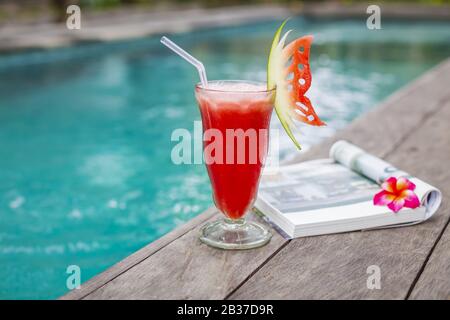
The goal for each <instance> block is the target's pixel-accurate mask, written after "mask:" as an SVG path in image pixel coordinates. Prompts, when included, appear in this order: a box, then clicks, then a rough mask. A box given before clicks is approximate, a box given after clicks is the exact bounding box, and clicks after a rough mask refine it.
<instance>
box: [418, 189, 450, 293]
mask: <svg viewBox="0 0 450 320" xmlns="http://www.w3.org/2000/svg"><path fill="white" fill-rule="evenodd" d="M447 192H449V191H447ZM447 194H448V193H447ZM444 207H445V208H444V209H443V210H446V211H449V210H450V206H449V202H448V198H447V202H446V203H444ZM409 299H421V300H422V299H433V300H436V299H446V300H450V228H449V226H448V225H447V228H446V229H445V232H444V234H443V235H442V238H441V239H440V241H439V242H438V244H437V246H436V248H435V250H433V253H432V255H431V257H430V259H429V260H428V263H427V264H426V266H425V269H424V271H423V272H422V274H421V276H420V278H419V280H418V282H417V284H416V285H415V286H414V289H413V291H412V293H411V295H410V296H409Z"/></svg>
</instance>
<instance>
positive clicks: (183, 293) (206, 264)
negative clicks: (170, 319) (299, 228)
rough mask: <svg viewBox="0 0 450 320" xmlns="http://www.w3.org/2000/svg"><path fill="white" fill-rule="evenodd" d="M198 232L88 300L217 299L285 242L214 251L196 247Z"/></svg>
mask: <svg viewBox="0 0 450 320" xmlns="http://www.w3.org/2000/svg"><path fill="white" fill-rule="evenodd" d="M251 216H252V218H253V219H257V220H258V218H256V217H255V216H253V215H251ZM219 217H220V215H219V214H218V215H216V216H214V217H213V218H212V219H217V218H219ZM199 229H200V226H198V227H197V228H195V229H193V230H192V231H190V232H188V233H186V234H185V235H183V236H182V237H180V238H179V239H178V240H177V241H173V242H171V243H170V244H168V245H167V246H166V247H165V248H164V250H160V251H158V252H156V253H155V254H153V255H152V256H150V257H149V258H147V259H145V260H144V261H142V262H141V263H139V264H138V265H135V266H134V267H133V268H132V269H130V270H129V271H128V272H125V273H123V274H122V275H120V276H119V277H117V278H115V279H114V280H112V281H110V282H109V283H108V284H107V285H105V286H103V287H101V288H100V289H98V290H96V291H94V292H93V293H92V294H90V295H88V296H87V297H86V299H221V298H223V297H225V296H226V295H227V294H228V293H229V292H230V291H231V290H233V289H234V288H236V287H237V286H238V285H239V284H240V283H242V282H243V281H245V280H246V279H247V278H248V277H249V276H251V274H252V273H253V272H254V270H255V269H257V268H258V267H259V266H260V265H262V264H264V263H265V261H267V260H268V259H270V257H271V256H272V255H273V253H274V252H276V251H277V249H278V248H280V247H281V246H282V245H283V243H285V241H286V240H284V239H283V238H282V237H281V236H280V235H279V234H278V233H274V234H273V238H272V240H271V241H270V243H269V244H268V245H266V246H264V247H262V248H258V249H253V250H242V251H229V250H218V249H214V248H210V247H208V246H206V245H204V244H202V243H200V240H199V239H198V236H199Z"/></svg>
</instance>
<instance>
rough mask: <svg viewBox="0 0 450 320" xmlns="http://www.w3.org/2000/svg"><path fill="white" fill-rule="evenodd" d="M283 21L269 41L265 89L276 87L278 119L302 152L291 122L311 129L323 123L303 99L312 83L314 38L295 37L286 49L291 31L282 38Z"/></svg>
mask: <svg viewBox="0 0 450 320" xmlns="http://www.w3.org/2000/svg"><path fill="white" fill-rule="evenodd" d="M286 22H287V20H285V21H284V22H283V23H282V24H281V26H280V27H279V28H278V30H277V32H276V33H275V36H274V38H273V41H272V47H271V49H270V54H269V61H268V65H267V87H268V89H273V88H274V87H276V96H275V111H276V113H277V116H278V118H279V119H280V122H281V124H282V125H283V128H284V130H285V131H286V133H287V134H288V136H289V137H290V138H291V140H292V141H293V142H294V144H295V145H296V146H297V148H298V149H301V146H300V143H298V141H297V139H296V138H295V135H294V133H293V129H295V122H294V121H295V120H297V121H301V122H304V123H306V124H309V125H313V126H323V125H325V123H324V122H323V121H322V120H320V118H319V117H318V116H317V114H316V112H315V111H314V108H313V106H312V104H311V101H310V100H309V99H308V97H306V96H305V93H306V92H307V91H308V89H309V87H310V86H311V81H312V77H311V70H310V66H309V52H310V48H311V43H312V41H313V36H311V35H308V36H304V37H301V38H298V39H296V40H294V41H292V42H291V43H289V44H288V45H287V46H285V42H286V38H287V36H288V35H289V33H290V32H291V31H292V30H289V31H288V32H286V33H285V34H284V35H283V37H282V38H281V32H282V30H283V27H284V25H285V24H286ZM280 38H281V39H280Z"/></svg>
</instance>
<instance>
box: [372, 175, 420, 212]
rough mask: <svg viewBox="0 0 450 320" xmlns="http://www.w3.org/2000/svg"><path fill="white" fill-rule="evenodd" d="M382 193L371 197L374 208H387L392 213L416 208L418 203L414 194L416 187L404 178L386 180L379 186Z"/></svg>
mask: <svg viewBox="0 0 450 320" xmlns="http://www.w3.org/2000/svg"><path fill="white" fill-rule="evenodd" d="M381 188H383V190H382V191H380V192H378V193H377V194H376V195H375V196H374V197H373V204H374V205H376V206H386V205H387V206H388V208H389V209H391V210H392V211H394V212H398V211H400V209H401V208H403V207H406V208H411V209H414V208H417V207H418V206H420V201H419V198H418V197H417V195H416V194H415V193H414V189H415V188H416V185H415V184H414V183H412V182H411V181H409V180H408V179H406V178H403V177H401V178H398V179H397V178H395V177H390V178H388V179H387V180H386V181H385V182H383V184H382V185H381Z"/></svg>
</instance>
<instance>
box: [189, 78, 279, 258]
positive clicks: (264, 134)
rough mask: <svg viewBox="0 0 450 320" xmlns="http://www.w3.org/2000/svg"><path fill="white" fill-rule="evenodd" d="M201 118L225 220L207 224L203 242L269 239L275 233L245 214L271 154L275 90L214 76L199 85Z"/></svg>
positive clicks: (234, 245)
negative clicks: (271, 125)
mask: <svg viewBox="0 0 450 320" xmlns="http://www.w3.org/2000/svg"><path fill="white" fill-rule="evenodd" d="M195 96H196V98H197V101H198V104H199V107H200V113H201V117H202V123H203V140H204V141H203V153H204V161H205V163H206V168H207V171H208V175H209V178H210V181H211V185H212V192H213V199H214V203H215V205H216V207H217V208H218V209H219V210H220V211H221V212H222V213H223V214H224V215H225V218H224V219H221V220H218V221H214V222H211V223H208V224H206V225H205V226H204V227H203V228H202V230H201V235H200V240H201V241H203V242H204V243H206V244H208V245H210V246H213V247H218V248H222V249H250V248H256V247H259V246H262V245H264V244H266V243H267V242H268V241H269V240H270V238H271V233H270V232H269V231H268V230H267V229H266V228H265V227H264V226H262V225H261V224H258V223H256V222H250V221H246V220H245V219H244V215H245V214H246V213H247V212H248V211H249V210H250V209H251V207H252V206H253V203H254V201H255V199H256V195H257V191H258V185H259V179H260V175H261V171H262V169H263V166H264V162H265V159H266V156H267V151H268V144H269V124H270V118H271V115H272V110H273V103H274V96H275V89H273V90H267V89H266V84H265V83H258V82H249V81H211V82H208V86H207V87H206V88H204V87H202V85H201V84H198V85H197V86H196V87H195Z"/></svg>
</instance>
